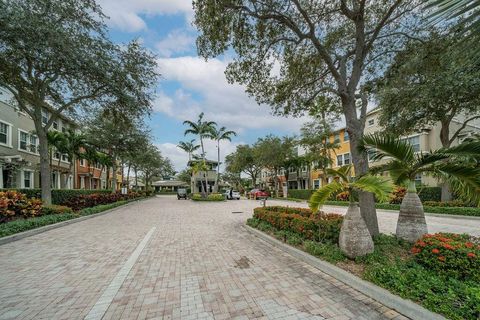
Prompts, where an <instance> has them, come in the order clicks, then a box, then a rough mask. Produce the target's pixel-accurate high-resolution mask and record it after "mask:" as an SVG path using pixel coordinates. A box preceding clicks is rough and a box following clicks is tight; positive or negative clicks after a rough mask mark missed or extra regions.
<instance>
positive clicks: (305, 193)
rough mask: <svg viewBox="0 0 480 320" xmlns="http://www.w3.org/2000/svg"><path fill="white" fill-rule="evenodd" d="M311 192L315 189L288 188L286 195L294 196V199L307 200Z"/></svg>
mask: <svg viewBox="0 0 480 320" xmlns="http://www.w3.org/2000/svg"><path fill="white" fill-rule="evenodd" d="M313 192H315V190H295V189H291V190H290V189H289V190H288V197H289V198H294V199H303V200H308V199H310V197H311V196H312V194H313Z"/></svg>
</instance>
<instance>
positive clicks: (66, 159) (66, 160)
mask: <svg viewBox="0 0 480 320" xmlns="http://www.w3.org/2000/svg"><path fill="white" fill-rule="evenodd" d="M62 161H64V162H68V155H66V154H62Z"/></svg>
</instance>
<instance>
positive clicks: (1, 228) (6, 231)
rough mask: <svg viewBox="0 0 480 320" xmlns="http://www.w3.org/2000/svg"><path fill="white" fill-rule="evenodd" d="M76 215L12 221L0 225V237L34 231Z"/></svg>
mask: <svg viewBox="0 0 480 320" xmlns="http://www.w3.org/2000/svg"><path fill="white" fill-rule="evenodd" d="M77 217H78V215H77V214H74V213H66V214H54V215H45V216H39V217H34V218H30V219H21V220H14V221H10V222H7V223H3V224H0V237H6V236H9V235H12V234H15V233H19V232H23V231H27V230H31V229H36V228H39V227H43V226H46V225H49V224H54V223H57V222H62V221H65V220H70V219H73V218H77Z"/></svg>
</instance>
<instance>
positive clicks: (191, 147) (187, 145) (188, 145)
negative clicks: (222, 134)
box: [177, 139, 200, 161]
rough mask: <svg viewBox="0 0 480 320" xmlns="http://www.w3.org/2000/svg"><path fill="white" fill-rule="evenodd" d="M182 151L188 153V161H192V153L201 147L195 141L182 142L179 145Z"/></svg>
mask: <svg viewBox="0 0 480 320" xmlns="http://www.w3.org/2000/svg"><path fill="white" fill-rule="evenodd" d="M177 147H179V148H180V149H182V150H183V151H185V152H186V153H188V161H191V160H192V153H194V152H195V151H197V150H198V149H199V148H200V145H198V144H196V143H195V139H192V140H190V141H180V142H179V143H178V145H177Z"/></svg>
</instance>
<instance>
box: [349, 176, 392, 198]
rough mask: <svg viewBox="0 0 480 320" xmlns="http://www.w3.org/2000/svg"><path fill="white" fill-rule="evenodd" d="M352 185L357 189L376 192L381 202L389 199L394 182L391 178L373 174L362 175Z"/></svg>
mask: <svg viewBox="0 0 480 320" xmlns="http://www.w3.org/2000/svg"><path fill="white" fill-rule="evenodd" d="M351 186H352V187H353V188H355V189H358V190H362V191H367V192H371V193H373V194H375V196H376V197H377V199H378V200H379V201H380V202H384V201H387V200H388V196H389V194H390V193H391V192H392V190H393V183H392V182H391V181H390V180H388V179H385V178H382V177H378V176H371V175H365V176H362V177H360V178H359V179H358V180H357V181H355V182H353V183H352V184H351Z"/></svg>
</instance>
